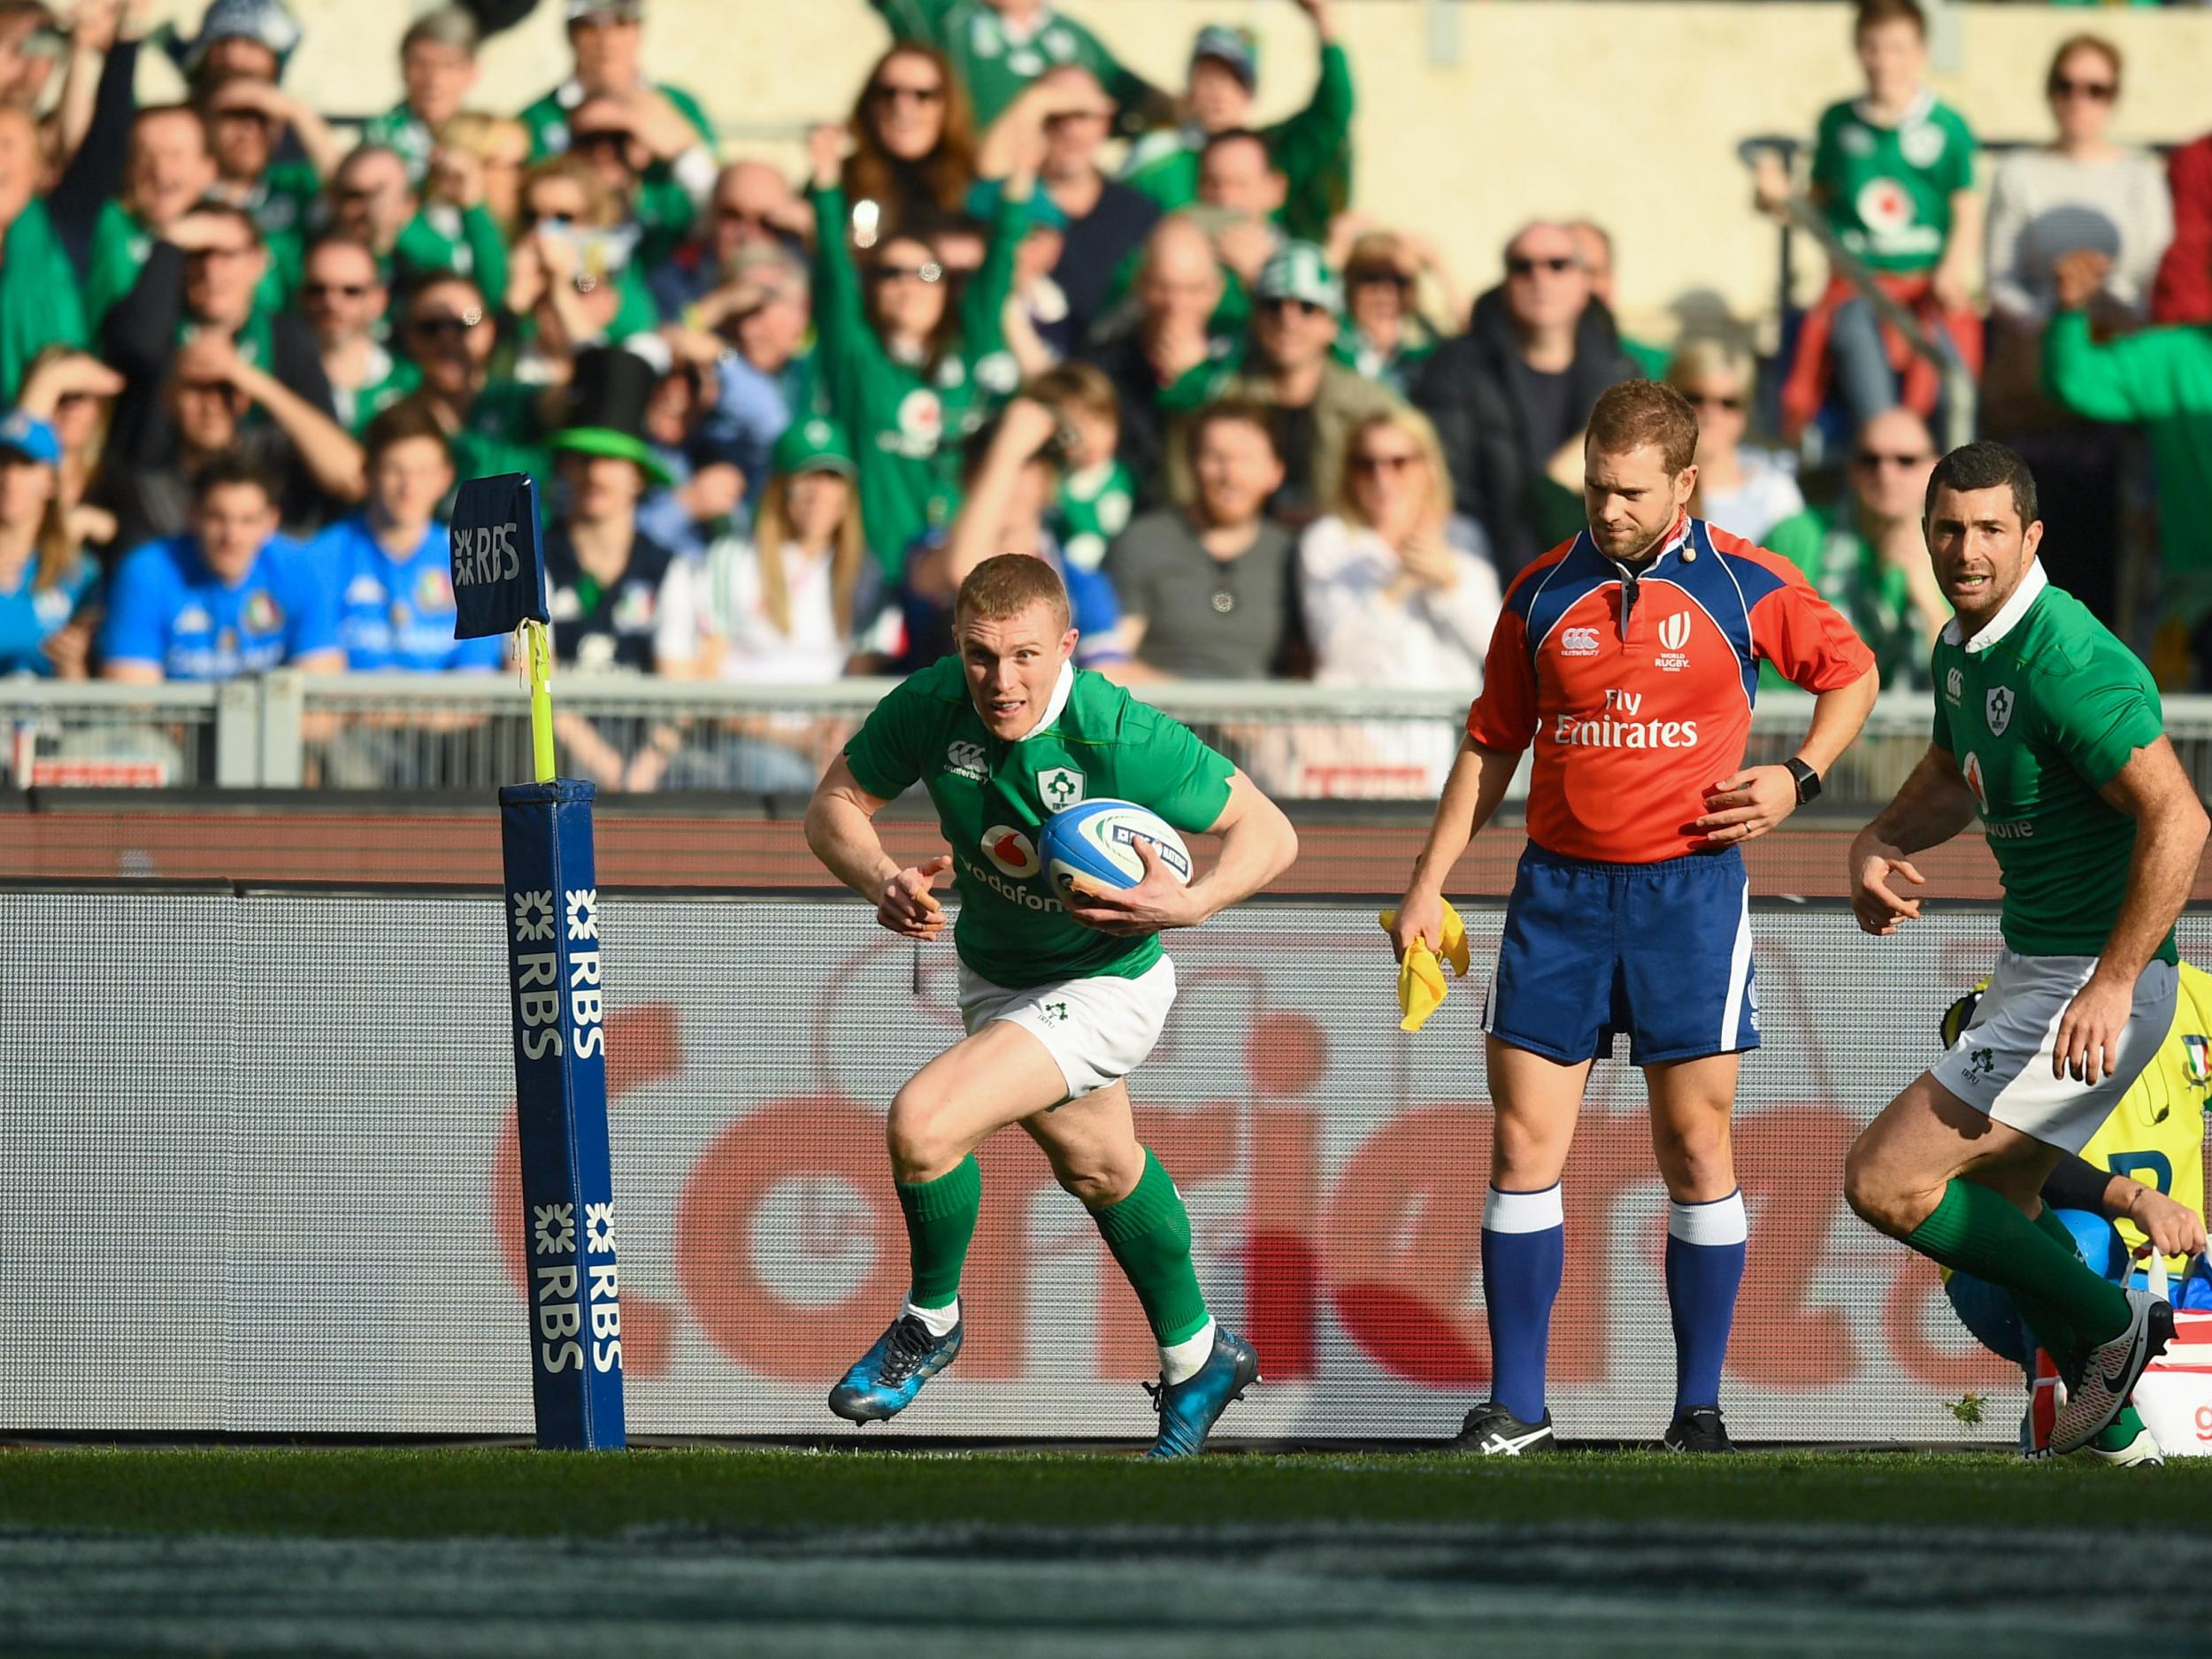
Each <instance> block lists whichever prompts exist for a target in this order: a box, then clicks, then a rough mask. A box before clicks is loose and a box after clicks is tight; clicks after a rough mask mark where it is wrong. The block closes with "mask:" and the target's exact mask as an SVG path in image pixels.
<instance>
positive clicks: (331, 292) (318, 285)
mask: <svg viewBox="0 0 2212 1659" xmlns="http://www.w3.org/2000/svg"><path fill="white" fill-rule="evenodd" d="M368 291H369V285H368V284H367V283H365V282H304V283H302V284H301V285H300V297H301V298H302V299H304V300H329V299H340V300H357V299H359V298H360V297H361V296H363V295H365V294H366V293H367V292H368Z"/></svg>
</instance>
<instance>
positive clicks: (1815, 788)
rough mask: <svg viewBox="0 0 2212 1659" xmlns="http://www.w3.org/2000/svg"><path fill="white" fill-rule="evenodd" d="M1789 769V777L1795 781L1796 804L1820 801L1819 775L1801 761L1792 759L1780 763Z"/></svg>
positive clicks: (1801, 804)
mask: <svg viewBox="0 0 2212 1659" xmlns="http://www.w3.org/2000/svg"><path fill="white" fill-rule="evenodd" d="M1782 764H1784V765H1785V766H1787V767H1788V768H1789V769H1790V776H1791V777H1793V778H1794V779H1796V780H1797V804H1798V805H1800V806H1803V805H1804V804H1805V803H1807V802H1808V801H1817V800H1818V799H1820V774H1819V773H1818V772H1815V771H1814V770H1813V769H1812V768H1811V767H1810V766H1808V765H1807V764H1805V763H1804V762H1803V761H1801V760H1798V759H1796V758H1794V757H1793V758H1791V759H1789V760H1786V761H1784V762H1783V763H1782Z"/></svg>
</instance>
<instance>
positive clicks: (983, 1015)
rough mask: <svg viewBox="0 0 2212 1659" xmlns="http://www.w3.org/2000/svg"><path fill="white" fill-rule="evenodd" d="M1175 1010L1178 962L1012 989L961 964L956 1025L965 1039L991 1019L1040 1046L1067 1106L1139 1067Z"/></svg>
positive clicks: (1163, 962)
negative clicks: (1128, 975) (1062, 1083)
mask: <svg viewBox="0 0 2212 1659" xmlns="http://www.w3.org/2000/svg"><path fill="white" fill-rule="evenodd" d="M1174 1005H1175V964H1174V963H1173V962H1172V961H1171V960H1170V959H1169V958H1168V957H1166V956H1162V957H1161V958H1160V959H1159V961H1157V962H1156V963H1154V964H1152V965H1151V966H1150V967H1149V968H1147V969H1146V970H1145V971H1144V972H1142V973H1141V974H1139V975H1138V976H1137V977H1136V978H1135V979H1117V978H1115V977H1113V976H1112V975H1110V974H1101V975H1098V976H1096V977H1094V978H1092V979H1061V980H1056V981H1055V982H1054V983H1052V984H1050V985H1033V986H1029V987H1025V988H1024V989H1022V990H1018V991H1010V990H1008V989H1007V988H1006V987H1004V986H1002V985H993V984H992V983H991V982H990V981H989V980H988V979H985V978H983V976H982V975H980V974H979V973H977V972H975V971H974V970H973V969H972V968H971V967H969V966H968V965H967V964H965V963H963V964H961V967H960V1023H961V1024H962V1025H964V1026H965V1027H966V1028H967V1032H968V1035H970V1036H971V1037H972V1036H974V1035H975V1033H977V1032H979V1031H980V1030H982V1029H983V1027H984V1026H985V1025H987V1024H989V1023H990V1022H991V1021H992V1020H995V1019H1002V1020H1005V1021H1007V1022H1008V1023H1009V1024H1010V1025H1019V1026H1020V1027H1021V1028H1022V1029H1023V1030H1024V1031H1025V1032H1028V1033H1031V1034H1032V1035H1033V1036H1034V1037H1035V1038H1036V1039H1037V1041H1040V1042H1041V1043H1042V1044H1044V1046H1045V1048H1046V1049H1047V1050H1048V1052H1049V1053H1050V1054H1051V1056H1052V1057H1053V1059H1054V1061H1055V1062H1056V1063H1057V1064H1058V1065H1059V1067H1060V1075H1061V1076H1062V1077H1063V1078H1064V1079H1067V1085H1068V1093H1067V1098H1068V1099H1069V1100H1079V1099H1080V1098H1082V1096H1084V1095H1086V1094H1092V1093H1094V1092H1095V1091H1097V1090H1099V1089H1102V1088H1104V1087H1106V1086H1107V1085H1108V1084H1109V1083H1111V1082H1113V1081H1115V1080H1116V1079H1119V1078H1125V1077H1126V1076H1128V1075H1129V1073H1130V1072H1132V1071H1135V1070H1136V1069H1137V1067H1139V1066H1140V1065H1141V1064H1144V1057H1145V1056H1147V1055H1148V1054H1150V1053H1151V1052H1152V1045H1153V1044H1155V1043H1156V1042H1157V1041H1159V1040H1160V1030H1161V1028H1162V1027H1163V1026H1164V1025H1166V1024H1167V1011H1168V1010H1169V1009H1171V1008H1172V1007H1173V1006H1174Z"/></svg>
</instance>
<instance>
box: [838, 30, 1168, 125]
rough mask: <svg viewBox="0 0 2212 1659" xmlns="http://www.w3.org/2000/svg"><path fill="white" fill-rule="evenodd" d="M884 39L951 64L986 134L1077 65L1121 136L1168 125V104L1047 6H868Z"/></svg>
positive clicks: (1089, 36)
mask: <svg viewBox="0 0 2212 1659" xmlns="http://www.w3.org/2000/svg"><path fill="white" fill-rule="evenodd" d="M868 3H869V4H871V5H872V6H874V7H875V9H876V10H877V11H879V12H881V13H883V20H884V21H885V22H886V23H887V24H889V25H890V27H891V37H892V39H894V40H895V41H899V42H911V43H913V44H915V45H920V46H928V47H933V48H934V49H935V50H938V51H940V52H942V53H943V54H944V55H945V57H946V58H947V59H948V60H949V62H950V63H951V65H952V71H953V73H954V75H955V76H956V77H957V79H958V81H959V82H960V84H961V86H962V87H964V88H965V89H966V91H967V95H968V100H969V104H970V105H971V106H972V109H973V110H974V111H975V119H976V120H977V121H978V122H979V124H980V125H982V126H984V127H988V126H990V125H991V123H992V122H994V121H995V120H997V119H998V118H999V117H1000V116H1001V115H1002V114H1003V113H1004V112H1005V111H1006V107H1007V105H1009V104H1011V103H1013V101H1014V100H1015V99H1016V98H1018V97H1019V96H1021V95H1022V93H1023V91H1024V90H1025V88H1027V87H1028V85H1029V83H1030V82H1031V81H1034V80H1036V78H1037V77H1038V76H1039V75H1041V74H1043V73H1045V72H1046V71H1048V70H1051V69H1060V68H1064V67H1066V66H1067V65H1071V64H1076V65H1081V66H1082V67H1083V68H1085V69H1087V70H1089V71H1090V72H1091V73H1093V74H1094V75H1096V76H1097V77H1098V79H1099V81H1100V83H1101V84H1102V86H1104V87H1105V88H1106V90H1107V92H1108V94H1109V95H1110V96H1111V97H1112V98H1113V100H1114V104H1115V106H1116V108H1117V109H1118V111H1120V119H1121V122H1122V130H1123V132H1124V133H1125V134H1136V133H1140V132H1142V131H1143V130H1144V129H1145V128H1146V127H1150V126H1153V125H1155V124H1156V123H1157V122H1158V121H1161V120H1164V119H1167V116H1168V113H1169V111H1171V109H1172V108H1173V105H1172V104H1171V103H1170V101H1169V100H1168V99H1167V98H1166V96H1164V95H1163V94H1162V93H1161V92H1160V91H1159V90H1158V89H1157V88H1155V87H1153V86H1152V85H1151V84H1150V83H1149V82H1148V81H1145V80H1144V79H1143V78H1142V77H1141V76H1138V75H1134V74H1132V73H1130V72H1129V71H1128V70H1126V69H1124V68H1123V67H1122V66H1121V65H1120V64H1119V63H1118V62H1117V61H1116V59H1115V58H1114V55H1113V53H1111V52H1110V51H1109V50H1106V48H1105V47H1104V46H1103V45H1102V44H1101V43H1100V42H1099V39H1098V37H1097V36H1096V35H1093V34H1092V33H1091V32H1090V30H1088V29H1087V28H1085V27H1083V26H1082V25H1081V24H1080V23H1078V22H1077V21H1076V20H1075V19H1073V18H1070V17H1063V16H1061V14H1060V13H1059V12H1057V11H1056V10H1055V9H1054V8H1053V6H1052V5H1051V4H1050V0H868Z"/></svg>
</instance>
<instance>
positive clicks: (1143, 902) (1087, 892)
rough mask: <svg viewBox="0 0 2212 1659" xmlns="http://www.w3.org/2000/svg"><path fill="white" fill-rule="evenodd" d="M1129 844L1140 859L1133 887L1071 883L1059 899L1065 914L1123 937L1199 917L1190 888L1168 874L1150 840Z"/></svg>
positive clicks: (1152, 930) (1159, 929) (1102, 930)
mask: <svg viewBox="0 0 2212 1659" xmlns="http://www.w3.org/2000/svg"><path fill="white" fill-rule="evenodd" d="M1129 844H1130V845H1131V846H1132V847H1133V848H1135V849H1136V852H1137V856H1138V858H1140V859H1141V860H1142V861H1143V864H1144V879H1143V880H1141V881H1140V882H1138V883H1137V885H1136V886H1135V887H1094V886H1092V885H1091V884H1090V883H1089V882H1087V881H1079V882H1076V883H1073V884H1072V885H1073V887H1074V894H1073V895H1071V896H1070V897H1067V898H1065V899H1063V900H1062V901H1061V902H1062V903H1063V904H1064V905H1065V906H1066V907H1067V912H1068V914H1069V915H1070V916H1072V917H1073V918H1075V919H1076V920H1077V921H1079V922H1080V923H1082V924H1083V926H1086V927H1095V928H1096V929H1098V931H1099V932H1100V933H1112V934H1114V935H1115V936H1117V937H1118V938H1132V937H1134V936H1135V935H1137V934H1140V933H1158V932H1160V931H1161V930H1162V929H1163V928H1168V927H1188V926H1191V925H1192V924H1194V923H1195V922H1198V921H1200V920H1202V919H1203V918H1202V917H1201V916H1200V914H1199V910H1198V905H1197V903H1196V902H1195V901H1194V900H1193V899H1192V897H1191V891H1190V888H1189V887H1186V886H1185V885H1184V884H1183V883H1182V882H1180V881H1178V880H1177V879H1175V878H1174V877H1173V876H1171V875H1170V874H1168V872H1167V866H1166V865H1165V864H1162V863H1161V862H1160V855H1159V854H1158V853H1156V852H1155V851H1154V850H1153V848H1152V843H1151V842H1150V841H1138V840H1134V839H1132V841H1130V843H1129Z"/></svg>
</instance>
